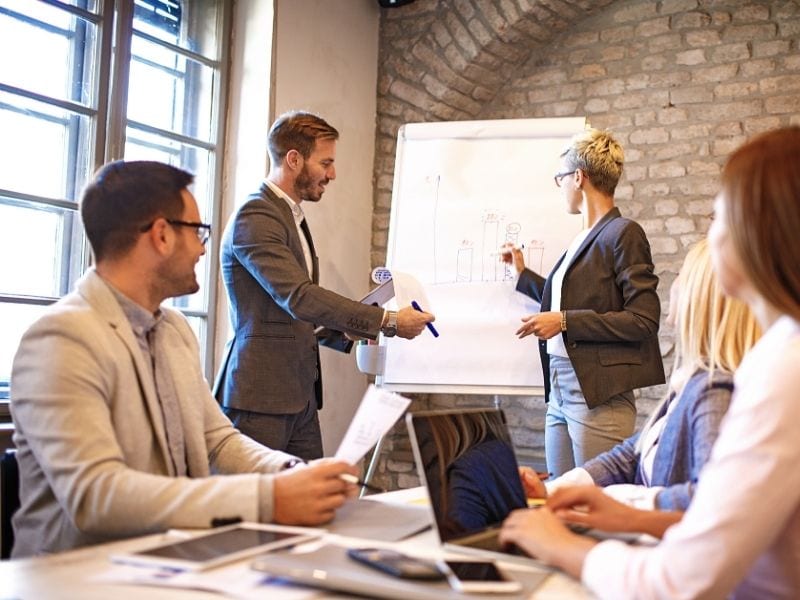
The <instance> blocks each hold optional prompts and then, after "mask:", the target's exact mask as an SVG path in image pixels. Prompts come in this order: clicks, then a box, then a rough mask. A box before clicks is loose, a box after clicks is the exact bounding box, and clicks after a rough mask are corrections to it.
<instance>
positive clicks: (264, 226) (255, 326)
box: [214, 183, 383, 414]
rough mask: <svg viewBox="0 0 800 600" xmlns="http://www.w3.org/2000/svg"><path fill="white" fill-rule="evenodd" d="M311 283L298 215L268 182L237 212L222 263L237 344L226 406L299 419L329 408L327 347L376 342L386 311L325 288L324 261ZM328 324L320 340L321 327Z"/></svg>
mask: <svg viewBox="0 0 800 600" xmlns="http://www.w3.org/2000/svg"><path fill="white" fill-rule="evenodd" d="M305 233H306V237H307V240H308V245H309V247H310V249H311V254H312V257H313V273H312V276H311V277H309V275H308V270H307V268H306V261H305V257H304V255H303V246H302V244H301V241H300V235H299V234H298V231H297V226H296V225H295V222H294V215H292V211H291V209H290V208H289V205H288V204H287V203H286V201H285V200H284V199H283V198H280V197H279V196H278V195H277V194H275V193H274V192H273V191H272V190H271V189H270V188H269V186H268V185H267V184H266V183H263V184H262V185H261V189H260V191H259V193H257V194H252V195H251V196H249V197H248V199H247V201H246V202H245V203H244V204H243V205H242V206H241V207H239V209H238V210H237V211H236V212H235V213H234V214H233V216H232V217H231V219H230V221H229V222H228V226H227V227H226V228H225V232H224V233H223V236H222V246H221V250H220V263H221V267H222V280H223V283H224V284H225V290H226V291H227V293H228V300H229V317H230V322H231V325H232V329H233V338H232V339H231V340H230V341H229V342H228V345H227V347H226V349H225V355H224V357H223V362H222V366H221V368H220V371H219V374H218V375H217V380H216V382H215V384H214V395H215V396H216V398H217V400H218V401H219V402H220V403H221V404H222V405H223V406H225V407H230V408H236V409H240V410H247V411H251V412H259V413H264V414H294V413H298V412H300V411H301V410H304V409H305V407H306V406H308V404H309V403H310V402H316V405H317V407H318V408H321V407H322V381H321V374H320V364H319V344H320V343H322V344H323V345H326V346H331V347H334V348H336V349H339V350H344V351H348V350H349V349H350V346H351V345H352V343H351V342H348V341H347V340H346V339H345V338H344V336H342V335H341V333H339V332H347V333H351V334H353V335H354V336H358V337H366V338H373V339H374V338H375V337H377V335H378V332H379V330H380V326H381V321H382V320H383V309H382V308H378V307H377V306H368V305H366V304H362V303H360V302H357V301H355V300H350V299H349V298H345V297H344V296H340V295H339V294H336V293H334V292H331V291H328V290H326V289H324V288H322V287H320V286H319V285H318V281H319V274H318V271H319V268H318V265H319V261H318V259H317V255H316V252H315V251H314V242H313V240H312V239H311V233H310V231H309V230H308V228H307V227H306V228H305ZM319 325H322V326H324V327H325V328H328V329H324V330H323V333H322V334H321V336H319V337H318V335H317V334H315V332H314V331H315V328H316V327H317V326H319Z"/></svg>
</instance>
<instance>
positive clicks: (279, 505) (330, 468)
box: [272, 458, 358, 526]
mask: <svg viewBox="0 0 800 600" xmlns="http://www.w3.org/2000/svg"><path fill="white" fill-rule="evenodd" d="M343 473H350V474H351V475H358V470H357V469H356V468H355V467H354V466H352V465H349V464H347V463H346V462H344V461H340V460H334V459H329V458H323V459H320V460H318V461H314V462H312V463H310V464H308V465H299V466H297V467H295V468H293V469H290V470H288V471H281V472H280V473H276V474H275V480H274V484H273V485H274V487H273V495H274V510H273V515H272V520H273V521H274V522H275V523H281V524H283V525H307V526H313V525H321V524H323V523H327V522H328V521H330V520H331V519H333V517H334V515H335V513H336V509H337V508H339V507H340V506H341V505H342V504H344V501H345V500H346V499H347V497H348V496H351V495H353V493H354V490H355V486H354V485H352V484H350V483H347V482H345V481H343V480H342V479H340V477H339V476H340V475H341V474H343Z"/></svg>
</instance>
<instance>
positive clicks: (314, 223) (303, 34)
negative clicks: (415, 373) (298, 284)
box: [219, 0, 379, 454]
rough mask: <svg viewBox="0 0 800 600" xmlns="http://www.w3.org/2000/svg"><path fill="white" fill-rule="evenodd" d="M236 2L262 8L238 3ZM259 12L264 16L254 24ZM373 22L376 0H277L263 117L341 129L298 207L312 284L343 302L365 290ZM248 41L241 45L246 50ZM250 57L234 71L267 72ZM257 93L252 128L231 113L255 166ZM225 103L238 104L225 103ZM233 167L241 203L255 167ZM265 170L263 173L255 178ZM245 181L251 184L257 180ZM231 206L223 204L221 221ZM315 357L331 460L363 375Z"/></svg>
mask: <svg viewBox="0 0 800 600" xmlns="http://www.w3.org/2000/svg"><path fill="white" fill-rule="evenodd" d="M241 4H251V5H253V4H260V2H259V0H240V1H239V2H237V5H241ZM263 4H268V2H263ZM237 10H240V9H239V8H237ZM248 10H249V11H250V12H251V13H252V12H253V11H254V10H255V9H254V8H253V7H252V6H251V7H250V8H249V9H248ZM256 12H258V11H256ZM262 12H264V11H262ZM265 16H266V15H265V14H262V15H261V18H265ZM251 17H252V15H251ZM237 25H238V26H239V27H243V28H244V27H246V31H247V35H248V36H249V35H251V33H250V31H251V29H254V27H253V26H252V22H250V21H247V20H245V21H241V20H237ZM378 26H379V8H378V3H377V2H376V1H375V0H275V35H276V38H275V45H274V61H273V65H274V72H273V77H272V85H273V87H272V90H271V93H272V98H273V102H274V114H273V115H271V118H274V116H275V115H278V114H280V113H282V112H284V111H287V110H291V109H305V110H310V111H312V112H315V113H317V114H319V115H320V116H322V117H323V118H325V119H326V120H327V121H328V122H330V123H331V125H333V126H334V127H336V128H337V129H338V130H339V133H340V136H341V137H340V140H339V143H338V144H337V156H336V175H337V177H336V181H334V182H332V183H331V184H330V185H329V186H328V189H327V191H326V192H325V195H324V197H323V199H322V201H321V202H319V203H316V204H310V203H309V204H307V205H306V204H304V205H303V210H304V211H305V213H306V217H307V218H308V222H309V225H310V227H311V230H312V233H313V235H314V245H315V246H316V248H317V253H318V254H319V257H320V271H321V276H320V283H321V284H322V285H323V286H324V287H326V288H328V289H330V290H332V291H335V292H338V293H340V294H343V295H345V296H348V297H350V298H359V297H361V296H363V295H364V294H365V293H366V292H367V291H368V289H369V287H370V286H369V269H370V262H369V260H370V259H369V255H370V243H371V236H372V169H373V157H374V147H375V116H376V85H377V73H378ZM240 30H241V29H240ZM263 31H264V30H263V29H262V28H260V27H259V28H258V33H257V34H253V35H256V36H262V35H263ZM250 45H251V44H250V43H249V41H248V43H247V46H248V47H249V46H250ZM257 58H258V57H253V58H252V59H251V60H247V61H245V63H246V64H245V65H243V66H242V67H241V69H240V72H241V73H246V72H247V70H248V69H252V68H254V65H256V64H259V67H258V68H261V69H265V68H266V66H265V63H264V62H263V61H258V62H256V59H257ZM258 79H259V78H258V77H256V80H258ZM242 84H243V87H242V88H241V91H240V92H237V91H236V89H237V87H236V86H237V82H236V81H234V84H233V90H234V92H233V95H234V96H235V95H236V94H237V93H239V94H242V95H247V94H249V93H250V90H249V89H248V87H247V86H248V85H250V84H249V83H248V81H247V80H246V79H245V80H244V81H243V82H242ZM262 92H263V90H262V89H261V88H260V87H259V89H258V90H257V95H256V98H257V102H262V103H264V104H261V105H260V106H259V105H257V104H254V103H253V102H250V103H249V105H250V106H249V109H248V108H247V107H246V106H242V107H240V108H241V111H242V114H244V113H245V111H247V113H248V114H249V115H250V117H249V118H252V119H255V121H254V122H253V123H252V127H253V130H252V131H250V132H248V131H245V129H246V127H247V125H246V122H247V120H246V118H244V117H243V116H242V114H240V115H238V116H237V117H236V119H237V120H236V122H237V123H238V128H239V131H238V136H239V139H247V141H246V145H247V147H252V151H253V152H254V153H256V155H255V157H254V163H255V164H258V163H259V162H260V161H261V160H263V159H262V152H263V151H264V144H265V143H266V130H264V131H263V136H262V129H263V128H262V122H261V120H260V118H259V115H260V114H261V113H263V112H264V110H265V109H266V106H265V100H264V96H263V93H262ZM233 102H234V103H235V102H237V101H236V100H235V99H233ZM232 118H233V116H232ZM270 120H271V119H270ZM233 135H234V134H233V133H232V132H231V137H230V139H234V138H233V137H232V136H233ZM251 138H257V139H251ZM259 144H260V145H259ZM229 146H230V147H231V148H232V149H233V150H234V151H235V153H234V154H233V159H234V161H236V162H241V161H244V160H246V159H248V158H249V157H246V150H245V148H244V146H243V144H242V143H241V142H238V143H237V142H235V141H234V143H232V144H229ZM228 158H229V159H231V156H230V155H229V157H228ZM243 166H244V165H243ZM232 168H233V169H234V170H236V172H235V173H233V172H232V173H231V175H230V180H229V183H230V185H231V189H230V190H229V191H232V189H233V188H235V198H236V200H235V202H239V201H241V198H240V197H244V195H246V193H247V192H249V191H250V190H249V189H242V187H243V186H245V187H246V184H245V181H247V180H248V179H251V178H252V171H253V170H252V169H250V170H247V169H245V171H243V172H240V171H239V170H238V167H237V166H236V164H234V165H233V166H232ZM265 173H266V169H265V170H264V171H263V172H262V173H260V174H259V175H258V177H261V176H263V175H264V174H265ZM250 183H251V184H257V180H256V181H255V182H250ZM231 207H232V204H230V202H228V206H227V208H226V217H225V220H227V215H228V214H230V210H231ZM222 298H224V291H223V292H222ZM221 304H222V303H221ZM221 317H222V319H221V320H220V326H219V331H220V333H219V337H220V338H221V340H223V341H224V340H225V339H226V338H227V322H226V321H227V319H226V317H225V315H224V313H223V314H222V315H221ZM321 352H322V366H323V380H324V384H325V406H324V408H323V410H322V413H321V420H322V435H323V442H324V445H325V452H326V454H331V453H333V452H334V451H335V450H336V448H337V447H338V444H339V441H340V440H341V438H342V436H343V435H344V432H345V431H346V429H347V426H348V424H349V423H350V419H351V418H352V416H353V414H354V412H355V410H356V407H357V406H358V402H359V401H360V400H361V396H362V395H363V393H364V390H365V389H366V385H367V377H366V376H365V375H363V374H361V373H359V371H358V369H357V368H356V366H355V356H354V354H341V353H339V352H335V351H331V350H329V349H327V348H323V349H322V351H321Z"/></svg>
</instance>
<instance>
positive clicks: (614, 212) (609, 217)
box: [565, 206, 621, 274]
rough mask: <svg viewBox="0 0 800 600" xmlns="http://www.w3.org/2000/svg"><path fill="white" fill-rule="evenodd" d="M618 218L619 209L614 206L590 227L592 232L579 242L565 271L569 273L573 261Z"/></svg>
mask: <svg viewBox="0 0 800 600" xmlns="http://www.w3.org/2000/svg"><path fill="white" fill-rule="evenodd" d="M619 216H621V214H620V212H619V208H617V207H616V206H615V207H614V208H612V209H611V210H610V211H608V212H607V213H606V214H605V215H603V218H602V219H600V220H599V221H598V222H597V224H596V225H595V226H594V227H592V230H591V231H590V232H589V235H587V236H586V238H585V239H584V240H583V242H581V245H580V246H578V249H577V250H576V251H575V254H574V255H573V256H572V260H571V261H570V263H569V264H568V265H567V269H566V271H569V269H570V267H572V265H573V264H575V261H576V260H578V258H579V257H580V256H581V255H582V254H583V253H584V252H586V249H587V248H588V247H589V246H590V245H591V244H592V242H593V241H594V240H595V238H596V237H597V236H598V235H600V232H601V231H602V230H603V228H604V227H605V226H606V225H608V224H609V223H610V222H611V221H613V220H614V219H616V218H617V217H619ZM566 271H565V274H566Z"/></svg>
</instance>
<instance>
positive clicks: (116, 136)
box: [98, 0, 133, 167]
mask: <svg viewBox="0 0 800 600" xmlns="http://www.w3.org/2000/svg"><path fill="white" fill-rule="evenodd" d="M109 3H111V2H109ZM113 4H114V5H115V7H116V10H115V13H114V16H115V22H114V55H113V57H112V65H111V89H110V91H109V95H108V120H107V121H106V135H107V139H106V147H105V160H103V161H101V164H102V163H105V162H108V161H111V160H118V159H121V158H123V156H124V155H125V128H126V125H127V108H128V82H129V81H130V63H131V38H132V36H133V1H132V0H116V1H115V2H113ZM99 166H100V165H98V167H99Z"/></svg>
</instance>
